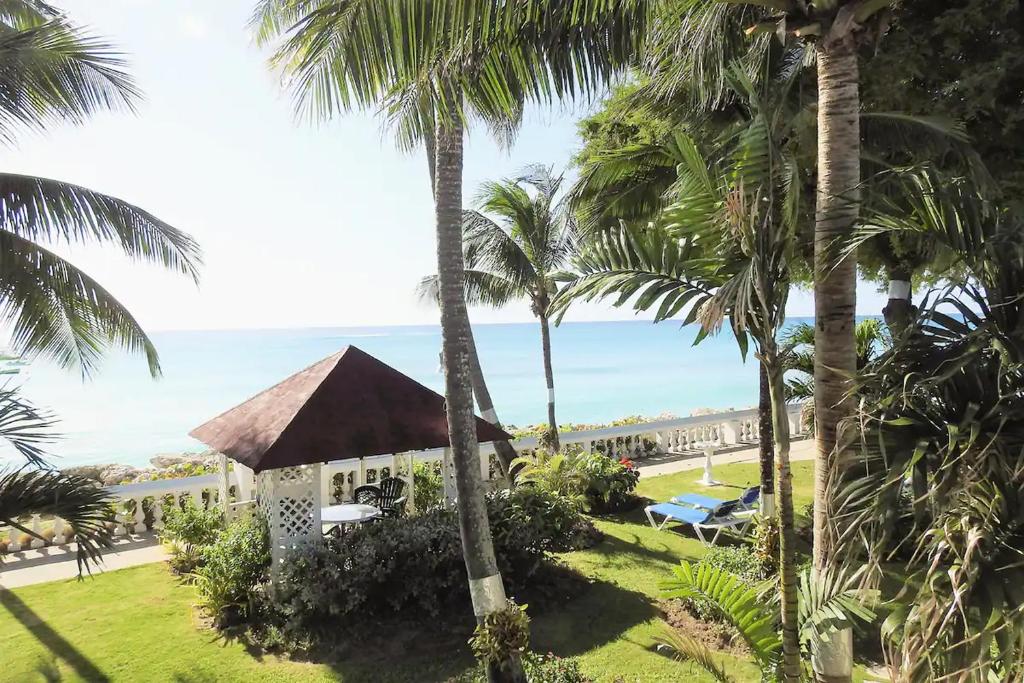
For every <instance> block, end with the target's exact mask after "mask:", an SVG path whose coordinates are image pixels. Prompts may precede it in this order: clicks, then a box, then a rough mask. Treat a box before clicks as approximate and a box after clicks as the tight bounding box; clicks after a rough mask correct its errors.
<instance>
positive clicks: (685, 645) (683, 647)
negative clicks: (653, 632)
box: [655, 628, 736, 683]
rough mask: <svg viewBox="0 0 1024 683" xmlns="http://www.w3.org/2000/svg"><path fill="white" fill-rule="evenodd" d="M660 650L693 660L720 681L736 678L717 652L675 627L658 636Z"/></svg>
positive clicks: (724, 681) (672, 655)
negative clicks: (731, 674)
mask: <svg viewBox="0 0 1024 683" xmlns="http://www.w3.org/2000/svg"><path fill="white" fill-rule="evenodd" d="M655 640H656V641H657V643H658V650H659V651H660V652H663V653H666V654H668V655H669V656H671V657H672V658H673V659H676V660H678V661H682V662H685V661H691V662H694V663H696V664H698V665H699V666H700V667H701V668H702V669H704V670H705V671H707V672H708V673H709V674H710V675H711V677H712V678H714V679H715V680H716V681H719V683H734V682H735V681H736V679H735V678H733V677H732V676H730V675H729V672H728V671H726V670H725V666H724V665H723V664H722V662H720V661H719V660H718V658H716V657H715V653H713V652H712V651H711V649H710V648H709V647H708V646H707V645H705V644H704V643H702V642H700V641H699V640H696V639H694V638H691V637H689V636H686V635H683V634H682V633H679V632H678V631H676V630H675V629H672V628H666V629H665V631H664V632H663V633H662V634H661V635H660V636H656V637H655Z"/></svg>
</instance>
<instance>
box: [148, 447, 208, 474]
mask: <svg viewBox="0 0 1024 683" xmlns="http://www.w3.org/2000/svg"><path fill="white" fill-rule="evenodd" d="M149 463H150V464H151V465H152V466H153V467H155V468H157V469H158V470H164V469H168V468H171V467H174V466H176V465H185V464H195V465H211V464H216V463H217V454H216V453H214V452H213V451H206V452H203V453H161V454H160V455H155V456H153V457H152V458H150V459H149Z"/></svg>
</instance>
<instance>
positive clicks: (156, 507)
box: [153, 494, 164, 531]
mask: <svg viewBox="0 0 1024 683" xmlns="http://www.w3.org/2000/svg"><path fill="white" fill-rule="evenodd" d="M163 528H164V497H163V496H161V495H160V494H157V495H155V496H153V531H160V530H161V529H163Z"/></svg>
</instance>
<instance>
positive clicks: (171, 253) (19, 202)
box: [0, 173, 202, 280]
mask: <svg viewBox="0 0 1024 683" xmlns="http://www.w3.org/2000/svg"><path fill="white" fill-rule="evenodd" d="M0 224H2V225H3V229H4V230H6V231H8V232H10V233H13V234H15V235H18V236H20V237H22V238H24V239H26V240H31V241H35V242H39V241H63V242H67V243H88V242H99V243H112V244H116V245H118V246H120V247H121V249H122V250H123V251H124V252H125V254H127V255H128V256H129V257H130V258H132V259H136V260H140V261H148V262H151V263H155V264H157V265H160V266H163V267H164V268H167V269H170V270H173V271H176V272H179V273H182V274H184V275H187V276H189V277H191V278H192V279H193V280H198V277H199V266H200V265H201V263H202V257H201V253H200V249H199V245H198V244H197V243H196V242H195V240H193V239H192V238H191V237H190V236H189V235H187V234H185V233H183V232H181V231H180V230H178V229H176V228H174V227H172V226H170V225H168V224H167V223H165V222H163V221H161V220H160V219H159V218H157V217H156V216H154V215H153V214H151V213H149V212H148V211H144V210H143V209H140V208H138V207H137V206H134V205H132V204H129V203H127V202H125V201H122V200H120V199H117V198H116V197H111V196H110V195H106V194H102V193H99V192H95V191H93V190H90V189H88V188H84V187H81V186H78V185H73V184H70V183H65V182H61V181H59V180H51V179H49V178H39V177H36V176H26V175H17V174H13V173H0Z"/></svg>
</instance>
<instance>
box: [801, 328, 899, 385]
mask: <svg viewBox="0 0 1024 683" xmlns="http://www.w3.org/2000/svg"><path fill="white" fill-rule="evenodd" d="M854 337H855V339H856V344H857V370H858V371H859V370H863V369H864V367H865V366H867V364H868V363H870V362H871V361H872V360H874V359H875V358H876V357H877V356H878V355H879V353H881V352H882V351H884V350H885V349H887V348H888V347H889V346H891V345H892V339H891V337H890V336H889V335H888V334H887V333H886V331H885V329H884V328H883V327H882V324H881V323H880V322H879V321H878V319H876V318H868V319H866V320H861V321H860V322H859V323H857V327H856V329H855V330H854ZM781 342H782V348H783V354H784V361H783V364H784V365H785V368H786V372H787V373H788V372H799V373H801V376H798V377H790V378H789V379H787V380H786V399H787V400H790V401H804V400H807V399H811V398H814V384H813V377H814V326H813V325H810V324H808V323H798V324H796V325H793V326H792V327H790V328H788V329H787V330H786V331H785V333H784V334H783V335H782V339H781Z"/></svg>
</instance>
